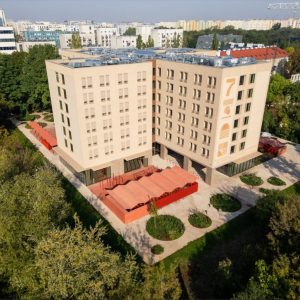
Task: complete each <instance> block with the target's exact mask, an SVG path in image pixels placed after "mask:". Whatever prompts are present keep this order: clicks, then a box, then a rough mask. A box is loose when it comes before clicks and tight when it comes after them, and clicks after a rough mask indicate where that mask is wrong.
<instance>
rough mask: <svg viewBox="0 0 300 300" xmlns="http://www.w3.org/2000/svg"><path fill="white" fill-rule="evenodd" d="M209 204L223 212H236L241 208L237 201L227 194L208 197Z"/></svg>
mask: <svg viewBox="0 0 300 300" xmlns="http://www.w3.org/2000/svg"><path fill="white" fill-rule="evenodd" d="M210 203H211V205H212V206H213V207H214V208H216V209H221V210H222V211H224V212H234V211H238V210H239V209H240V208H241V207H242V205H241V202H240V201H239V200H237V199H236V198H234V197H232V196H230V195H227V194H216V195H213V196H212V197H210Z"/></svg>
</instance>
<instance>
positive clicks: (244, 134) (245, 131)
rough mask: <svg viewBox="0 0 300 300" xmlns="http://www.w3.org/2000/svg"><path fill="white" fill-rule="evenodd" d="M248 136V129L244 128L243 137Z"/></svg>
mask: <svg viewBox="0 0 300 300" xmlns="http://www.w3.org/2000/svg"><path fill="white" fill-rule="evenodd" d="M246 136H247V129H244V130H243V131H242V138H244V137H246Z"/></svg>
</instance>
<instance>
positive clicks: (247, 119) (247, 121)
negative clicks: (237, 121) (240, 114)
mask: <svg viewBox="0 0 300 300" xmlns="http://www.w3.org/2000/svg"><path fill="white" fill-rule="evenodd" d="M248 123H249V117H245V118H244V125H247V124H248Z"/></svg>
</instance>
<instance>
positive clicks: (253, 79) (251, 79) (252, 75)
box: [250, 74, 255, 83]
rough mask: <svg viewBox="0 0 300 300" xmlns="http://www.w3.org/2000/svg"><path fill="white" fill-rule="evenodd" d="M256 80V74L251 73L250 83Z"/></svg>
mask: <svg viewBox="0 0 300 300" xmlns="http://www.w3.org/2000/svg"><path fill="white" fill-rule="evenodd" d="M254 82H255V74H251V75H250V83H254Z"/></svg>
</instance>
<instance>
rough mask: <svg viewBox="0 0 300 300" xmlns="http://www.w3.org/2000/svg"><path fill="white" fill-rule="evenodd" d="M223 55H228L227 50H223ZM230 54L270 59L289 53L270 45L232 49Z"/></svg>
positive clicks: (235, 56) (282, 56)
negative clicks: (266, 46)
mask: <svg viewBox="0 0 300 300" xmlns="http://www.w3.org/2000/svg"><path fill="white" fill-rule="evenodd" d="M221 56H227V53H226V51H221ZM230 56H232V57H234V58H241V57H253V58H256V59H257V60H268V59H274V58H284V57H288V56H289V54H288V53H287V52H286V51H285V50H283V49H281V48H279V47H269V48H253V49H233V50H230Z"/></svg>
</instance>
